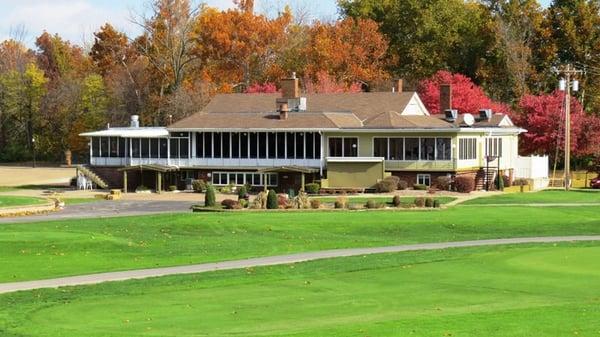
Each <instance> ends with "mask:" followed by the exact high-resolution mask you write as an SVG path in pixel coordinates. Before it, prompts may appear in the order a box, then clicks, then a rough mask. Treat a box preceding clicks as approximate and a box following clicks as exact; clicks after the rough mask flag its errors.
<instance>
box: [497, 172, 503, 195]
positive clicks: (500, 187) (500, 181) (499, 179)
mask: <svg viewBox="0 0 600 337" xmlns="http://www.w3.org/2000/svg"><path fill="white" fill-rule="evenodd" d="M496 187H497V188H498V191H504V178H503V177H502V176H500V175H497V176H496Z"/></svg>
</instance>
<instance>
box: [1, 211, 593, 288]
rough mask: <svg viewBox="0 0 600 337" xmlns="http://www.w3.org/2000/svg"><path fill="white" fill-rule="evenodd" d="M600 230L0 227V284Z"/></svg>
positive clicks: (392, 224) (483, 222) (181, 221)
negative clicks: (323, 252) (291, 255)
mask: <svg viewBox="0 0 600 337" xmlns="http://www.w3.org/2000/svg"><path fill="white" fill-rule="evenodd" d="M586 234H589V235H593V234H600V212H598V211H597V208H596V207H578V208H569V207H552V208H543V209H542V208H527V207H503V208H491V207H482V208H476V207H454V208H449V209H445V210H441V211H398V212H389V211H387V212H377V211H376V212H369V211H359V212H276V213H269V212H266V213H254V212H253V213H242V212H236V213H224V214H223V213H220V214H214V213H198V214H165V215H151V216H139V217H123V218H106V219H81V220H65V221H55V222H43V223H33V224H11V225H1V226H0V246H1V247H2V254H1V255H0V265H1V266H2V268H0V282H15V281H22V280H34V279H43V278H55V277H60V276H70V275H82V274H90V273H97V272H106V271H118V270H129V269H141V268H153V267H164V266H175V265H186V264H197V263H204V262H214V261H225V260H235V259H242V258H248V257H261V256H271V255H283V254H288V253H298V252H306V251H318V250H325V249H338V248H353V247H379V246H391V245H399V244H410V243H422V242H445V241H465V240H476V239H493V238H506V237H532V236H560V235H586Z"/></svg>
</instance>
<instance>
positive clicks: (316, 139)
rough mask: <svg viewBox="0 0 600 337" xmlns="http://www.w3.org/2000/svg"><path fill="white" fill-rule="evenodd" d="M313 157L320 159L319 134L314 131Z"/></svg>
mask: <svg viewBox="0 0 600 337" xmlns="http://www.w3.org/2000/svg"><path fill="white" fill-rule="evenodd" d="M315 159H321V135H320V134H318V133H315Z"/></svg>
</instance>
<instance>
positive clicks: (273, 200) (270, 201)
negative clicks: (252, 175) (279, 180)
mask: <svg viewBox="0 0 600 337" xmlns="http://www.w3.org/2000/svg"><path fill="white" fill-rule="evenodd" d="M278 208H279V204H278V203H277V193H275V191H274V190H269V194H267V209H278Z"/></svg>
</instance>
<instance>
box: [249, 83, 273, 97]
mask: <svg viewBox="0 0 600 337" xmlns="http://www.w3.org/2000/svg"><path fill="white" fill-rule="evenodd" d="M277 91H278V90H277V87H276V86H275V84H273V83H270V82H267V83H254V84H252V85H250V86H249V87H248V88H247V89H246V93H247V94H259V93H263V94H272V93H276V92H277Z"/></svg>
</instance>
